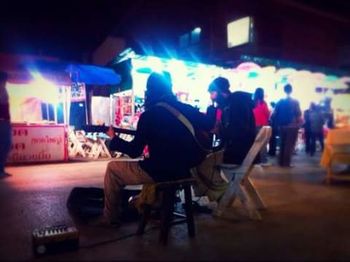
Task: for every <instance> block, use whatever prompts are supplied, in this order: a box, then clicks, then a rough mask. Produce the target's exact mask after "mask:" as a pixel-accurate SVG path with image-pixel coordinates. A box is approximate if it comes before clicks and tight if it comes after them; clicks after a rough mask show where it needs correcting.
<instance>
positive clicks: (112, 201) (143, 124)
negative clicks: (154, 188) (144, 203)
mask: <svg viewBox="0 0 350 262" xmlns="http://www.w3.org/2000/svg"><path fill="white" fill-rule="evenodd" d="M146 89H147V90H146V93H145V109H146V110H145V112H144V113H142V114H141V116H140V119H139V122H138V126H137V130H136V134H135V137H134V139H133V140H132V141H131V142H126V141H124V140H122V139H120V138H118V137H117V136H116V135H115V133H114V131H113V129H110V130H109V131H108V135H109V136H110V137H111V138H112V140H111V142H110V144H109V148H110V149H111V150H115V151H120V152H122V153H125V154H127V155H129V156H130V157H132V158H136V157H139V156H141V154H142V152H143V150H144V148H145V146H148V150H149V157H148V158H146V159H145V160H142V161H138V162H134V161H132V162H130V161H111V162H109V163H108V166H107V170H106V174H105V179H104V189H105V208H104V217H103V219H101V221H100V223H99V224H111V225H119V224H120V214H121V210H120V209H121V203H120V202H121V196H120V193H121V190H122V189H123V187H125V186H126V185H138V184H150V183H155V182H156V183H157V182H163V181H173V180H177V179H183V178H187V177H189V175H190V174H189V169H190V168H192V167H194V166H196V165H198V164H199V163H200V162H201V161H202V160H203V159H204V157H205V153H204V152H203V151H202V150H201V148H200V147H199V146H198V144H197V143H196V141H195V140H194V138H193V136H192V134H191V132H189V130H188V129H187V128H186V126H185V125H184V124H183V123H182V122H181V121H180V120H179V119H177V118H176V117H175V116H174V115H173V114H172V113H171V112H170V111H169V110H168V109H167V108H165V107H163V106H160V105H159V104H158V103H160V102H162V103H166V104H167V105H170V106H171V107H173V108H175V109H176V110H178V111H179V112H181V113H182V114H183V115H184V116H185V117H186V118H187V119H188V120H189V121H190V122H191V124H192V125H193V127H194V129H195V130H205V131H208V132H209V130H210V129H211V123H210V121H209V120H208V119H207V117H206V116H205V115H204V114H201V113H200V112H198V110H196V109H195V108H194V107H192V106H190V105H187V104H183V103H180V102H178V101H177V100H176V97H175V96H174V94H173V93H172V84H171V77H170V75H169V73H167V72H162V73H152V74H151V75H150V76H149V78H148V80H147V88H146Z"/></svg>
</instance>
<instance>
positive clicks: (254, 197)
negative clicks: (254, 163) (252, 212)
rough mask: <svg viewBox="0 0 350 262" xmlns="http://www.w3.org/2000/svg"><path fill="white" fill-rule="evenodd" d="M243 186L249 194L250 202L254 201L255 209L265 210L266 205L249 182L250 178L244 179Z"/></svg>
mask: <svg viewBox="0 0 350 262" xmlns="http://www.w3.org/2000/svg"><path fill="white" fill-rule="evenodd" d="M244 186H245V187H246V189H247V191H248V193H249V194H250V196H251V198H252V200H253V201H254V203H255V205H256V207H257V209H260V210H264V209H266V208H267V207H266V204H265V203H264V201H263V200H262V198H261V196H260V194H259V193H258V191H256V189H255V187H254V184H253V182H252V181H251V180H250V178H249V177H248V178H246V180H245V181H244Z"/></svg>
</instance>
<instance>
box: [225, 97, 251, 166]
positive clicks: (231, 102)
mask: <svg viewBox="0 0 350 262" xmlns="http://www.w3.org/2000/svg"><path fill="white" fill-rule="evenodd" d="M253 108H254V104H253V100H252V99H251V94H249V93H246V92H240V91H239V92H234V93H232V94H231V95H230V96H229V98H228V100H227V104H226V107H225V108H224V109H223V115H222V137H223V143H224V146H225V152H224V162H225V163H230V164H238V165H240V164H241V163H242V162H243V160H244V158H245V156H246V155H247V153H248V151H249V149H250V148H251V146H252V145H253V143H254V140H255V134H256V129H255V119H254V113H253Z"/></svg>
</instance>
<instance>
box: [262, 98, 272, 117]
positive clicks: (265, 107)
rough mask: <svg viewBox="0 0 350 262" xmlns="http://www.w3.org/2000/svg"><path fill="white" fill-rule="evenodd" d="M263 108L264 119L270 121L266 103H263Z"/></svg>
mask: <svg viewBox="0 0 350 262" xmlns="http://www.w3.org/2000/svg"><path fill="white" fill-rule="evenodd" d="M263 106H264V114H265V117H266V119H270V114H271V113H270V110H269V108H268V106H267V104H266V102H264V104H263Z"/></svg>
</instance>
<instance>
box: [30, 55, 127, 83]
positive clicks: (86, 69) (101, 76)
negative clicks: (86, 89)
mask: <svg viewBox="0 0 350 262" xmlns="http://www.w3.org/2000/svg"><path fill="white" fill-rule="evenodd" d="M29 69H30V70H32V69H33V70H37V71H39V72H46V71H51V72H53V71H54V72H56V73H67V74H69V76H70V79H71V81H72V82H84V83H85V84H88V85H101V86H105V85H117V84H119V83H120V81H121V77H120V76H119V75H118V74H117V73H116V72H115V71H114V70H113V69H111V68H106V67H101V66H94V65H85V64H74V63H67V62H56V61H52V62H51V61H50V62H48V61H42V62H37V63H35V64H32V65H30V66H29Z"/></svg>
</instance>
